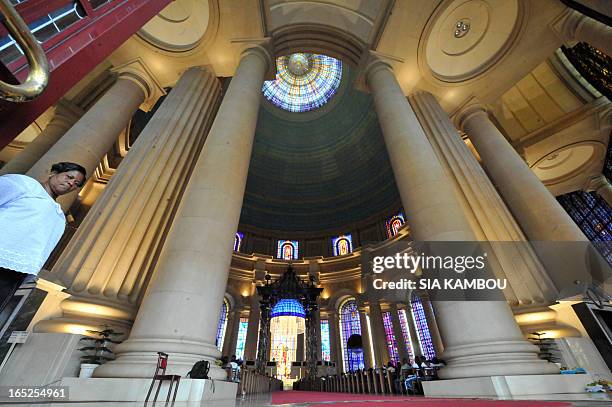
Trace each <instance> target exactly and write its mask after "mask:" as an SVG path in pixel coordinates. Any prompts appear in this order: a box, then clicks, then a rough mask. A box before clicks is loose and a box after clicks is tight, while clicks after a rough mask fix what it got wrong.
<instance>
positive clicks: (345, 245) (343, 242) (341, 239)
mask: <svg viewBox="0 0 612 407" xmlns="http://www.w3.org/2000/svg"><path fill="white" fill-rule="evenodd" d="M332 247H333V249H334V256H343V255H345V254H349V253H353V238H352V236H351V235H340V236H338V237H335V238H333V239H332Z"/></svg>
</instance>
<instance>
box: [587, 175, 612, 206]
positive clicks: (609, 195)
mask: <svg viewBox="0 0 612 407" xmlns="http://www.w3.org/2000/svg"><path fill="white" fill-rule="evenodd" d="M584 190H585V191H586V192H596V193H597V195H599V196H600V197H602V198H603V199H604V201H606V203H607V204H608V206H609V207H610V208H612V184H610V181H608V179H607V178H606V177H605V176H604V175H603V174H599V175H597V176H595V177H593V178H591V179H589V181H588V182H587V185H586V186H585V187H584Z"/></svg>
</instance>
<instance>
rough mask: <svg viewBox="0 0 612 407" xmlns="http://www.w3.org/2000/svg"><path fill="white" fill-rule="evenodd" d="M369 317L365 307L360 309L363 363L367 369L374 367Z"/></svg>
mask: <svg viewBox="0 0 612 407" xmlns="http://www.w3.org/2000/svg"><path fill="white" fill-rule="evenodd" d="M367 318H368V316H367V313H366V309H365V307H359V324H360V325H361V342H362V345H363V363H364V366H365V368H366V369H369V368H371V367H374V360H373V358H374V355H372V345H371V343H370V329H369V327H368V319H367Z"/></svg>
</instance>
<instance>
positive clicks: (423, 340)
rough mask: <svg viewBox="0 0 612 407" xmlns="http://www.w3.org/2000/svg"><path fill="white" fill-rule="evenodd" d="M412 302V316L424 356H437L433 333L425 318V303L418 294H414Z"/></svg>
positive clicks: (428, 357) (427, 357)
mask: <svg viewBox="0 0 612 407" xmlns="http://www.w3.org/2000/svg"><path fill="white" fill-rule="evenodd" d="M410 303H411V305H412V318H413V319H414V326H415V327H416V331H417V335H418V337H419V343H420V344H421V350H422V351H423V356H425V358H426V359H429V360H431V359H432V358H433V357H435V356H436V351H435V350H434V347H433V342H432V340H431V334H430V333H429V327H428V326H427V320H426V319H425V310H424V309H423V303H422V302H421V299H420V298H419V297H418V296H416V295H413V296H412V299H411V300H410Z"/></svg>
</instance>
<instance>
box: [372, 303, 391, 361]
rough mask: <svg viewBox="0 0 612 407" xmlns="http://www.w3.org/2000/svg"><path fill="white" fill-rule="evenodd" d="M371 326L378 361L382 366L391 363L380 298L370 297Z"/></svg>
mask: <svg viewBox="0 0 612 407" xmlns="http://www.w3.org/2000/svg"><path fill="white" fill-rule="evenodd" d="M369 302H370V326H371V327H372V340H373V341H374V343H373V347H374V353H375V355H376V362H377V363H378V365H379V367H380V366H386V365H387V363H389V350H388V349H387V336H386V335H385V327H384V325H383V319H382V310H381V309H380V303H379V302H378V300H375V299H370V301H369Z"/></svg>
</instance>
